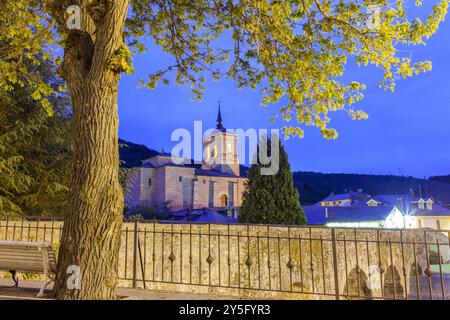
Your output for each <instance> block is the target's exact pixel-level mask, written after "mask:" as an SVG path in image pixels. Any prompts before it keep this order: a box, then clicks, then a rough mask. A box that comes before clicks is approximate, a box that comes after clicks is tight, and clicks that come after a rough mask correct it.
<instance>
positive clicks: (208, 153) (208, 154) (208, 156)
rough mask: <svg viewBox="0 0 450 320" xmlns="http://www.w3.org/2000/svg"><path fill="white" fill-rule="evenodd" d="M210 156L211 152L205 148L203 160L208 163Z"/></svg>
mask: <svg viewBox="0 0 450 320" xmlns="http://www.w3.org/2000/svg"><path fill="white" fill-rule="evenodd" d="M210 156H211V150H210V149H209V147H207V148H206V154H205V160H206V161H209V158H210Z"/></svg>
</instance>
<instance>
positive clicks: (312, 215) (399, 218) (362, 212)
mask: <svg viewBox="0 0 450 320" xmlns="http://www.w3.org/2000/svg"><path fill="white" fill-rule="evenodd" d="M367 196H368V195H367ZM361 199H362V197H361V195H358V198H356V199H354V198H352V194H341V195H331V196H329V197H327V198H325V199H324V200H322V201H320V202H318V203H317V204H315V205H313V206H305V207H304V210H305V215H306V218H307V221H308V223H309V224H319V225H326V226H329V227H354V228H362V227H367V228H390V229H391V228H394V229H396V228H433V229H442V230H450V210H448V209H446V208H444V207H442V206H440V205H438V204H435V203H434V201H433V199H432V198H428V199H424V198H421V197H413V196H411V195H376V196H368V199H366V201H363V200H361ZM324 204H326V205H324Z"/></svg>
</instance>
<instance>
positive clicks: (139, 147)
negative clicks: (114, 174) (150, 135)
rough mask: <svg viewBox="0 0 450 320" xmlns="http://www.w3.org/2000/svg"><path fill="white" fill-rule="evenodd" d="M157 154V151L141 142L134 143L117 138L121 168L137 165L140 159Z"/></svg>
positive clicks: (139, 163)
mask: <svg viewBox="0 0 450 320" xmlns="http://www.w3.org/2000/svg"><path fill="white" fill-rule="evenodd" d="M157 154H158V151H156V150H153V149H150V148H147V147H146V146H144V145H143V144H136V143H132V142H128V141H125V140H122V139H119V157H120V166H121V167H122V168H133V167H139V166H140V165H141V161H142V160H144V159H147V158H150V157H153V156H155V155H157Z"/></svg>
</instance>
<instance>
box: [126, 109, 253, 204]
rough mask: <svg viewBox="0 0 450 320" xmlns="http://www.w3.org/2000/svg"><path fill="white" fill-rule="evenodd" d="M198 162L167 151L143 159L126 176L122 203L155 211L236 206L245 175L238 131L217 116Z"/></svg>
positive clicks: (242, 189) (240, 196)
mask: <svg viewBox="0 0 450 320" xmlns="http://www.w3.org/2000/svg"><path fill="white" fill-rule="evenodd" d="M203 151H204V161H203V163H202V164H200V165H196V164H192V161H191V160H189V161H188V160H187V159H183V158H179V157H174V156H172V155H171V154H169V153H165V152H161V153H160V154H158V155H156V156H154V157H151V158H149V159H145V160H143V161H142V165H141V166H140V167H139V168H136V169H135V170H133V171H132V172H131V173H130V174H129V175H128V177H127V187H126V192H125V204H126V205H127V206H128V207H129V208H130V210H131V212H133V210H134V209H135V208H137V207H148V208H151V209H153V210H155V211H168V212H170V211H177V210H194V209H202V208H220V207H237V206H240V205H241V203H242V193H243V191H244V187H245V185H244V184H245V182H246V177H244V176H243V175H241V173H240V166H239V156H238V145H237V134H235V133H232V132H228V131H227V130H226V129H225V128H224V126H223V124H222V115H221V112H220V106H219V112H218V116H217V126H216V129H215V130H214V131H213V132H212V133H211V134H209V135H207V136H205V137H204V139H203Z"/></svg>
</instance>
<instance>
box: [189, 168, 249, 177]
mask: <svg viewBox="0 0 450 320" xmlns="http://www.w3.org/2000/svg"><path fill="white" fill-rule="evenodd" d="M195 175H197V176H208V177H224V178H243V176H237V175H235V174H231V173H225V172H221V171H217V170H205V169H195Z"/></svg>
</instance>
